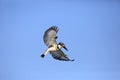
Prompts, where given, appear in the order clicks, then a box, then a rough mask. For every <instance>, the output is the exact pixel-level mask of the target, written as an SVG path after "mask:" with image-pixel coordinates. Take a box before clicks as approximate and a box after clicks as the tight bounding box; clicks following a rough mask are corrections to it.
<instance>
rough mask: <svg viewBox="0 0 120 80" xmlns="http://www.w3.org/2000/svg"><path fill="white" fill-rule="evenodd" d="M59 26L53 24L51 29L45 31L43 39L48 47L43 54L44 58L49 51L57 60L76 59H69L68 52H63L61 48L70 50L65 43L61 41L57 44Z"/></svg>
mask: <svg viewBox="0 0 120 80" xmlns="http://www.w3.org/2000/svg"><path fill="white" fill-rule="evenodd" d="M58 30H59V29H58V27H56V26H52V27H50V28H49V29H47V30H46V31H45V33H44V36H43V40H44V43H45V45H46V46H48V49H47V50H46V51H45V52H44V53H43V54H42V55H41V57H42V58H44V57H45V55H47V54H48V53H50V54H51V55H52V57H53V58H54V59H57V60H62V61H74V59H73V60H71V59H69V58H68V57H67V55H66V54H64V53H63V51H62V50H61V48H64V49H65V50H68V49H67V48H66V47H65V45H64V43H62V42H59V43H58V44H57V42H56V39H57V32H58Z"/></svg>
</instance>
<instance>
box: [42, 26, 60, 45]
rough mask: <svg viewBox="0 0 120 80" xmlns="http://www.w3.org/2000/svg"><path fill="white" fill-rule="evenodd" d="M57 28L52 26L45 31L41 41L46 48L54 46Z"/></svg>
mask: <svg viewBox="0 0 120 80" xmlns="http://www.w3.org/2000/svg"><path fill="white" fill-rule="evenodd" d="M57 32H58V27H56V26H52V27H50V28H49V29H47V30H46V31H45V33H44V36H43V40H44V43H45V44H46V46H51V45H52V44H56V38H57Z"/></svg>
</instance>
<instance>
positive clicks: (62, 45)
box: [59, 42, 68, 51]
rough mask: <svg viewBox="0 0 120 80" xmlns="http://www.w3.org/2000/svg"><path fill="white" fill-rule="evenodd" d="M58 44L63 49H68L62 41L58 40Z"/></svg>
mask: <svg viewBox="0 0 120 80" xmlns="http://www.w3.org/2000/svg"><path fill="white" fill-rule="evenodd" d="M59 45H60V46H61V47H63V48H64V49H65V50H67V51H68V49H67V48H66V46H65V44H64V43H63V42H59Z"/></svg>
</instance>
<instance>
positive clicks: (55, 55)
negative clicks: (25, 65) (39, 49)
mask: <svg viewBox="0 0 120 80" xmlns="http://www.w3.org/2000/svg"><path fill="white" fill-rule="evenodd" d="M50 54H51V55H52V57H53V58H54V59H56V60H62V61H74V60H71V59H69V58H68V57H67V55H66V54H64V53H63V51H62V50H60V49H59V50H57V51H52V52H50Z"/></svg>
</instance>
